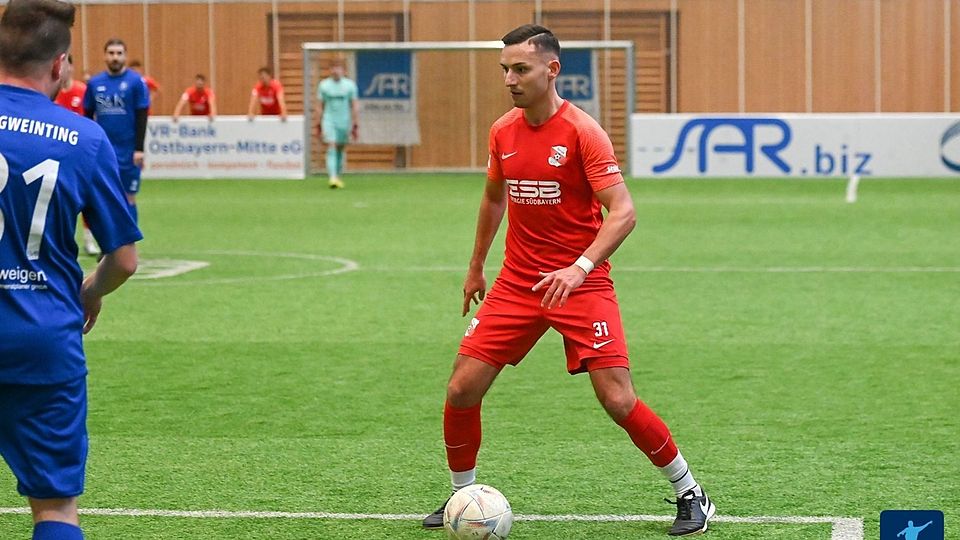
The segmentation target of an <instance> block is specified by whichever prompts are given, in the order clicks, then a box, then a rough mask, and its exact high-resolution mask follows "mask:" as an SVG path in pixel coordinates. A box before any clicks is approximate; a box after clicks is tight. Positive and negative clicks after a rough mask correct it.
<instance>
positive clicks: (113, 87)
mask: <svg viewBox="0 0 960 540" xmlns="http://www.w3.org/2000/svg"><path fill="white" fill-rule="evenodd" d="M103 53H104V59H105V61H106V63H107V69H106V71H103V72H101V73H99V74H97V75H94V76H93V77H91V78H90V81H88V82H87V93H86V94H84V96H83V109H84V113H85V114H86V115H87V116H88V117H90V118H93V119H95V120H96V121H97V123H98V124H100V126H101V127H102V128H103V130H104V131H106V132H107V137H109V138H110V142H111V143H112V144H113V149H114V151H116V153H117V162H118V163H119V164H120V179H121V180H122V181H123V189H124V190H126V192H127V202H128V203H130V212H131V213H132V214H133V219H134V220H136V219H137V193H139V192H140V169H142V168H143V141H144V139H145V138H146V135H147V113H148V111H149V109H150V91H149V90H148V89H147V84H146V83H145V82H144V81H143V77H141V76H140V74H139V73H137V72H136V71H133V70H132V69H127V45H126V44H125V43H124V42H123V40H120V39H117V38H111V39H109V40H107V44H106V45H104V47H103Z"/></svg>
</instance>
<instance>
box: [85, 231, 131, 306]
mask: <svg viewBox="0 0 960 540" xmlns="http://www.w3.org/2000/svg"><path fill="white" fill-rule="evenodd" d="M137 264H138V260H137V246H136V245H135V244H127V245H125V246H120V247H118V248H117V249H115V250H113V251H111V252H110V253H107V254H106V255H104V257H103V260H101V261H100V264H98V265H97V268H96V269H95V270H94V271H93V273H92V274H90V276H88V277H87V279H86V280H84V289H85V290H86V291H87V294H90V295H94V296H101V297H102V296H106V295H108V294H110V293H112V292H113V291H115V290H117V288H118V287H120V286H121V285H123V283H124V282H125V281H127V279H129V278H130V276H132V275H133V274H134V273H135V272H136V271H137Z"/></svg>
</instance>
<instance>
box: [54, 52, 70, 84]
mask: <svg viewBox="0 0 960 540" xmlns="http://www.w3.org/2000/svg"><path fill="white" fill-rule="evenodd" d="M66 61H67V53H63V54H61V55H60V56H58V57H56V58H54V59H53V65H51V66H50V77H51V78H52V79H53V82H55V83H59V82H60V79H62V78H63V63H64V62H66Z"/></svg>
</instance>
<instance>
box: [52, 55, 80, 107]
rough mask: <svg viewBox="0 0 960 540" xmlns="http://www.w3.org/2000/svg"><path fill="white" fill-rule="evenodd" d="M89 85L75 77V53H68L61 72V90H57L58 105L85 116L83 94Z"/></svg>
mask: <svg viewBox="0 0 960 540" xmlns="http://www.w3.org/2000/svg"><path fill="white" fill-rule="evenodd" d="M86 91H87V85H86V84H84V83H83V81H78V80H76V79H74V78H73V55H72V54H68V55H67V61H66V62H64V63H63V72H62V73H61V74H60V91H59V92H57V98H56V100H55V101H56V102H57V105H60V106H61V107H64V108H66V109H69V110H71V111H73V112H75V113H77V114H79V115H80V116H83V94H84V93H85V92H86Z"/></svg>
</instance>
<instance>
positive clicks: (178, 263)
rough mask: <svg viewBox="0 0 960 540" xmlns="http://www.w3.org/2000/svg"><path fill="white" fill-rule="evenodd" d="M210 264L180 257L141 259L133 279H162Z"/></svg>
mask: <svg viewBox="0 0 960 540" xmlns="http://www.w3.org/2000/svg"><path fill="white" fill-rule="evenodd" d="M208 266H210V263H208V262H206V261H182V260H178V259H141V260H140V264H139V266H138V267H137V273H136V274H134V275H133V277H132V279H162V278H168V277H174V276H179V275H180V274H186V273H187V272H192V271H194V270H200V269H201V268H206V267H208Z"/></svg>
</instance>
